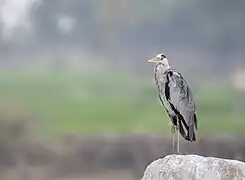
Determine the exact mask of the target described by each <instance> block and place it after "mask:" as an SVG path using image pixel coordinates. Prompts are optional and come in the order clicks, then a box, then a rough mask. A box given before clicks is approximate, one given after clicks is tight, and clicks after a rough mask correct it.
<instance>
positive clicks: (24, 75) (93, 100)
mask: <svg viewBox="0 0 245 180" xmlns="http://www.w3.org/2000/svg"><path fill="white" fill-rule="evenodd" d="M0 83H1V86H0V97H1V99H2V102H8V101H16V102H18V103H21V104H23V106H26V107H28V108H29V109H30V111H31V112H33V113H35V114H36V115H37V116H38V123H39V128H40V129H41V130H42V133H43V134H45V135H48V136H50V135H59V134H60V133H86V134H87V133H127V132H168V130H169V126H168V122H169V120H168V116H167V115H166V113H165V110H164V109H163V107H162V106H161V105H160V102H159V100H158V95H157V91H156V88H155V84H154V81H153V80H152V77H149V78H143V77H140V76H138V77H133V76H131V75H130V74H126V75H125V74H120V73H118V72H114V73H113V72H98V73H96V74H91V73H86V72H84V73H77V74H71V73H68V72H51V73H50V72H47V73H38V72H20V71H15V72H14V71H7V70H6V71H2V72H1V75H0ZM233 95H234V91H233V90H232V89H231V88H230V87H229V85H227V84H225V85H222V84H220V85H217V84H212V83H207V84H204V83H202V84H201V85H200V86H198V88H197V89H195V99H196V101H197V113H198V120H199V122H198V123H199V124H198V125H199V132H200V133H204V134H206V133H217V132H218V133H238V134H242V133H244V130H243V127H244V125H245V121H244V119H243V118H242V117H238V116H234V115H233V110H234V107H233V105H234V103H235V102H234V100H233ZM13 113H14V112H13Z"/></svg>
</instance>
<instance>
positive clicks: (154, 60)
mask: <svg viewBox="0 0 245 180" xmlns="http://www.w3.org/2000/svg"><path fill="white" fill-rule="evenodd" d="M157 61H158V59H157V58H155V57H154V58H151V59H148V62H157Z"/></svg>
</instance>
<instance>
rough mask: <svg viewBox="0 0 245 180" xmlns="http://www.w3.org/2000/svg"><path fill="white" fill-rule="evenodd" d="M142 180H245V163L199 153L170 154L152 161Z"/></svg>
mask: <svg viewBox="0 0 245 180" xmlns="http://www.w3.org/2000/svg"><path fill="white" fill-rule="evenodd" d="M142 180H245V163H243V162H240V161H236V160H229V159H221V158H214V157H202V156H198V155H168V156H165V157H164V158H160V159H158V160H156V161H154V162H152V163H151V164H150V165H149V166H148V167H147V168H146V170H145V173H144V176H143V178H142Z"/></svg>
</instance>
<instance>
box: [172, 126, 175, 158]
mask: <svg viewBox="0 0 245 180" xmlns="http://www.w3.org/2000/svg"><path fill="white" fill-rule="evenodd" d="M172 145H173V150H172V151H173V154H174V153H175V126H174V125H172Z"/></svg>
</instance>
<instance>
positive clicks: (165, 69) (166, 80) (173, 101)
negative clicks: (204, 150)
mask: <svg viewBox="0 0 245 180" xmlns="http://www.w3.org/2000/svg"><path fill="white" fill-rule="evenodd" d="M149 62H155V63H157V64H156V66H155V71H154V75H155V81H156V86H157V89H158V92H159V98H160V100H161V102H162V104H163V106H164V107H165V109H166V111H167V113H168V115H169V117H170V119H171V121H172V124H173V126H174V127H175V128H176V129H178V131H179V132H180V134H181V135H182V136H183V138H185V139H186V140H187V141H195V140H196V133H195V131H196V129H197V117H196V113H195V111H196V109H195V108H196V107H195V102H194V99H193V95H192V92H191V90H190V88H189V86H188V84H187V82H186V81H185V79H184V78H183V76H182V75H181V73H180V72H178V71H176V70H174V69H172V68H171V67H170V66H169V64H168V60H167V58H166V56H165V55H163V54H159V55H157V56H156V57H155V58H152V59H150V60H149Z"/></svg>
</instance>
